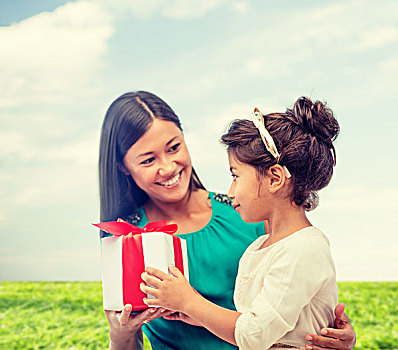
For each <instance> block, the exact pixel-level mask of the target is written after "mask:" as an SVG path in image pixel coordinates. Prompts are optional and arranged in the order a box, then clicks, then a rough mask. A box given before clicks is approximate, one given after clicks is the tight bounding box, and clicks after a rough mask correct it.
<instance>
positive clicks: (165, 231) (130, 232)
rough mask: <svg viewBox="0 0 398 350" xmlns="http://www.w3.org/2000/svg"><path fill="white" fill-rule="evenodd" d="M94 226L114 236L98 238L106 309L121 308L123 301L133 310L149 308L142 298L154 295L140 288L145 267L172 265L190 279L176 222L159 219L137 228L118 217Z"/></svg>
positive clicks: (184, 247)
mask: <svg viewBox="0 0 398 350" xmlns="http://www.w3.org/2000/svg"><path fill="white" fill-rule="evenodd" d="M94 226H97V227H98V228H100V229H101V230H103V231H106V232H108V233H110V234H112V235H113V236H112V237H104V238H102V239H101V250H102V254H101V255H102V289H103V302H104V309H105V310H116V311H120V310H122V309H123V306H124V305H125V304H131V305H132V311H141V310H144V309H146V308H148V306H147V305H146V304H144V303H143V298H145V297H147V298H153V296H151V295H149V294H148V295H147V294H145V293H143V292H142V291H141V290H140V284H141V283H143V280H142V279H141V274H142V273H143V272H144V271H145V268H146V266H152V267H155V268H157V269H159V270H161V271H163V272H165V273H169V271H168V266H169V265H170V264H172V265H174V266H176V267H178V269H179V270H180V271H181V272H182V273H183V274H184V276H185V277H186V278H187V279H188V280H189V271H188V257H187V246H186V242H185V240H183V239H180V238H178V237H177V236H175V235H174V233H175V232H176V231H177V225H175V224H173V225H166V221H158V222H151V223H148V224H147V225H146V226H145V227H143V228H140V227H137V226H134V225H131V224H130V223H128V222H125V221H123V220H121V219H119V220H118V221H111V222H102V223H99V224H94Z"/></svg>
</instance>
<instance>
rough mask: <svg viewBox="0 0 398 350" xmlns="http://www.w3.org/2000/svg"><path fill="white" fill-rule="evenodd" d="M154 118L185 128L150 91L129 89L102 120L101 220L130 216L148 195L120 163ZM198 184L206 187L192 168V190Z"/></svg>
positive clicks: (100, 157) (167, 106)
mask: <svg viewBox="0 0 398 350" xmlns="http://www.w3.org/2000/svg"><path fill="white" fill-rule="evenodd" d="M153 118H158V119H162V120H167V121H170V122H173V123H174V124H175V125H176V126H177V127H178V128H179V129H180V130H182V128H181V123H180V120H179V119H178V117H177V115H176V114H175V113H174V111H173V110H172V109H171V107H170V106H169V105H168V104H167V103H166V102H164V101H163V100H162V99H160V98H159V97H157V96H156V95H154V94H152V93H150V92H145V91H137V92H128V93H126V94H124V95H122V96H120V97H118V98H117V99H116V100H115V101H114V102H113V103H112V104H111V105H110V107H109V108H108V110H107V112H106V115H105V119H104V122H103V124H102V130H101V139H100V149H99V186H100V203H101V209H100V210H101V212H100V219H101V221H110V220H116V219H117V218H119V217H125V216H128V215H129V214H131V213H132V212H133V211H134V209H136V208H138V207H140V206H142V205H143V204H144V203H145V202H146V200H147V199H148V195H147V194H146V193H145V192H144V191H143V190H142V189H141V188H139V187H138V186H137V184H136V183H135V181H134V180H133V178H132V177H131V176H129V175H125V174H124V173H123V172H122V171H121V169H120V165H122V164H123V158H124V156H125V155H126V153H127V151H128V149H129V148H130V147H131V146H132V145H134V144H135V143H136V142H137V141H138V139H139V138H140V137H141V136H142V135H144V134H145V133H146V132H147V131H148V129H149V127H150V126H151V124H152V122H153ZM198 188H202V189H204V186H203V185H202V183H201V181H200V180H199V178H198V176H197V175H196V172H195V170H194V169H192V175H191V181H190V185H189V191H193V190H195V189H198Z"/></svg>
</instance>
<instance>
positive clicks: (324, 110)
mask: <svg viewBox="0 0 398 350" xmlns="http://www.w3.org/2000/svg"><path fill="white" fill-rule="evenodd" d="M287 113H288V114H291V115H292V116H293V117H294V119H295V121H296V123H297V124H298V125H299V126H300V127H301V128H302V129H303V130H304V131H305V132H307V133H309V134H311V135H313V136H315V137H316V138H317V139H318V140H319V141H321V142H324V143H326V144H327V145H329V146H330V148H332V141H334V140H335V139H336V137H337V136H338V134H339V131H340V128H339V124H338V123H337V121H336V119H335V118H334V116H333V112H332V110H331V109H330V108H328V107H326V103H325V104H324V103H322V102H320V101H315V102H314V103H313V102H312V101H311V100H310V99H309V98H308V97H300V98H299V99H298V100H297V101H296V102H295V104H294V106H293V109H288V110H287Z"/></svg>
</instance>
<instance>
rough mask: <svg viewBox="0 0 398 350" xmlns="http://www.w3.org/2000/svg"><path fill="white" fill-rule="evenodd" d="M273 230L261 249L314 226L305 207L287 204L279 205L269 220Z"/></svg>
mask: <svg viewBox="0 0 398 350" xmlns="http://www.w3.org/2000/svg"><path fill="white" fill-rule="evenodd" d="M268 221H269V224H270V227H271V230H270V235H269V238H268V239H267V240H266V241H265V242H264V244H263V245H262V247H261V248H265V247H267V246H270V245H271V244H274V243H276V242H278V241H280V240H281V239H283V238H285V237H288V236H290V235H291V234H293V233H295V232H297V231H299V230H301V229H303V228H305V227H309V226H312V225H311V223H310V221H309V220H308V218H307V216H306V214H305V210H304V208H303V207H298V206H296V205H293V204H291V203H290V202H289V203H286V204H285V205H279V206H278V207H277V208H276V209H275V210H274V211H273V212H272V213H271V215H270V217H269V218H268Z"/></svg>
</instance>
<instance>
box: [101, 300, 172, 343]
mask: <svg viewBox="0 0 398 350" xmlns="http://www.w3.org/2000/svg"><path fill="white" fill-rule="evenodd" d="M164 311H165V310H164V309H163V308H159V309H156V308H149V309H147V310H145V311H143V312H141V313H140V314H138V315H132V314H131V305H130V304H126V305H125V306H124V307H123V310H122V312H118V311H110V310H105V314H106V317H107V319H108V323H109V328H110V331H109V335H110V341H111V349H139V348H140V347H139V345H138V344H137V343H139V342H141V341H142V339H141V338H142V335H141V331H140V328H141V326H142V325H143V324H145V323H148V322H150V321H152V320H153V319H155V318H158V317H161V316H163V315H164ZM137 332H139V334H137Z"/></svg>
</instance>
